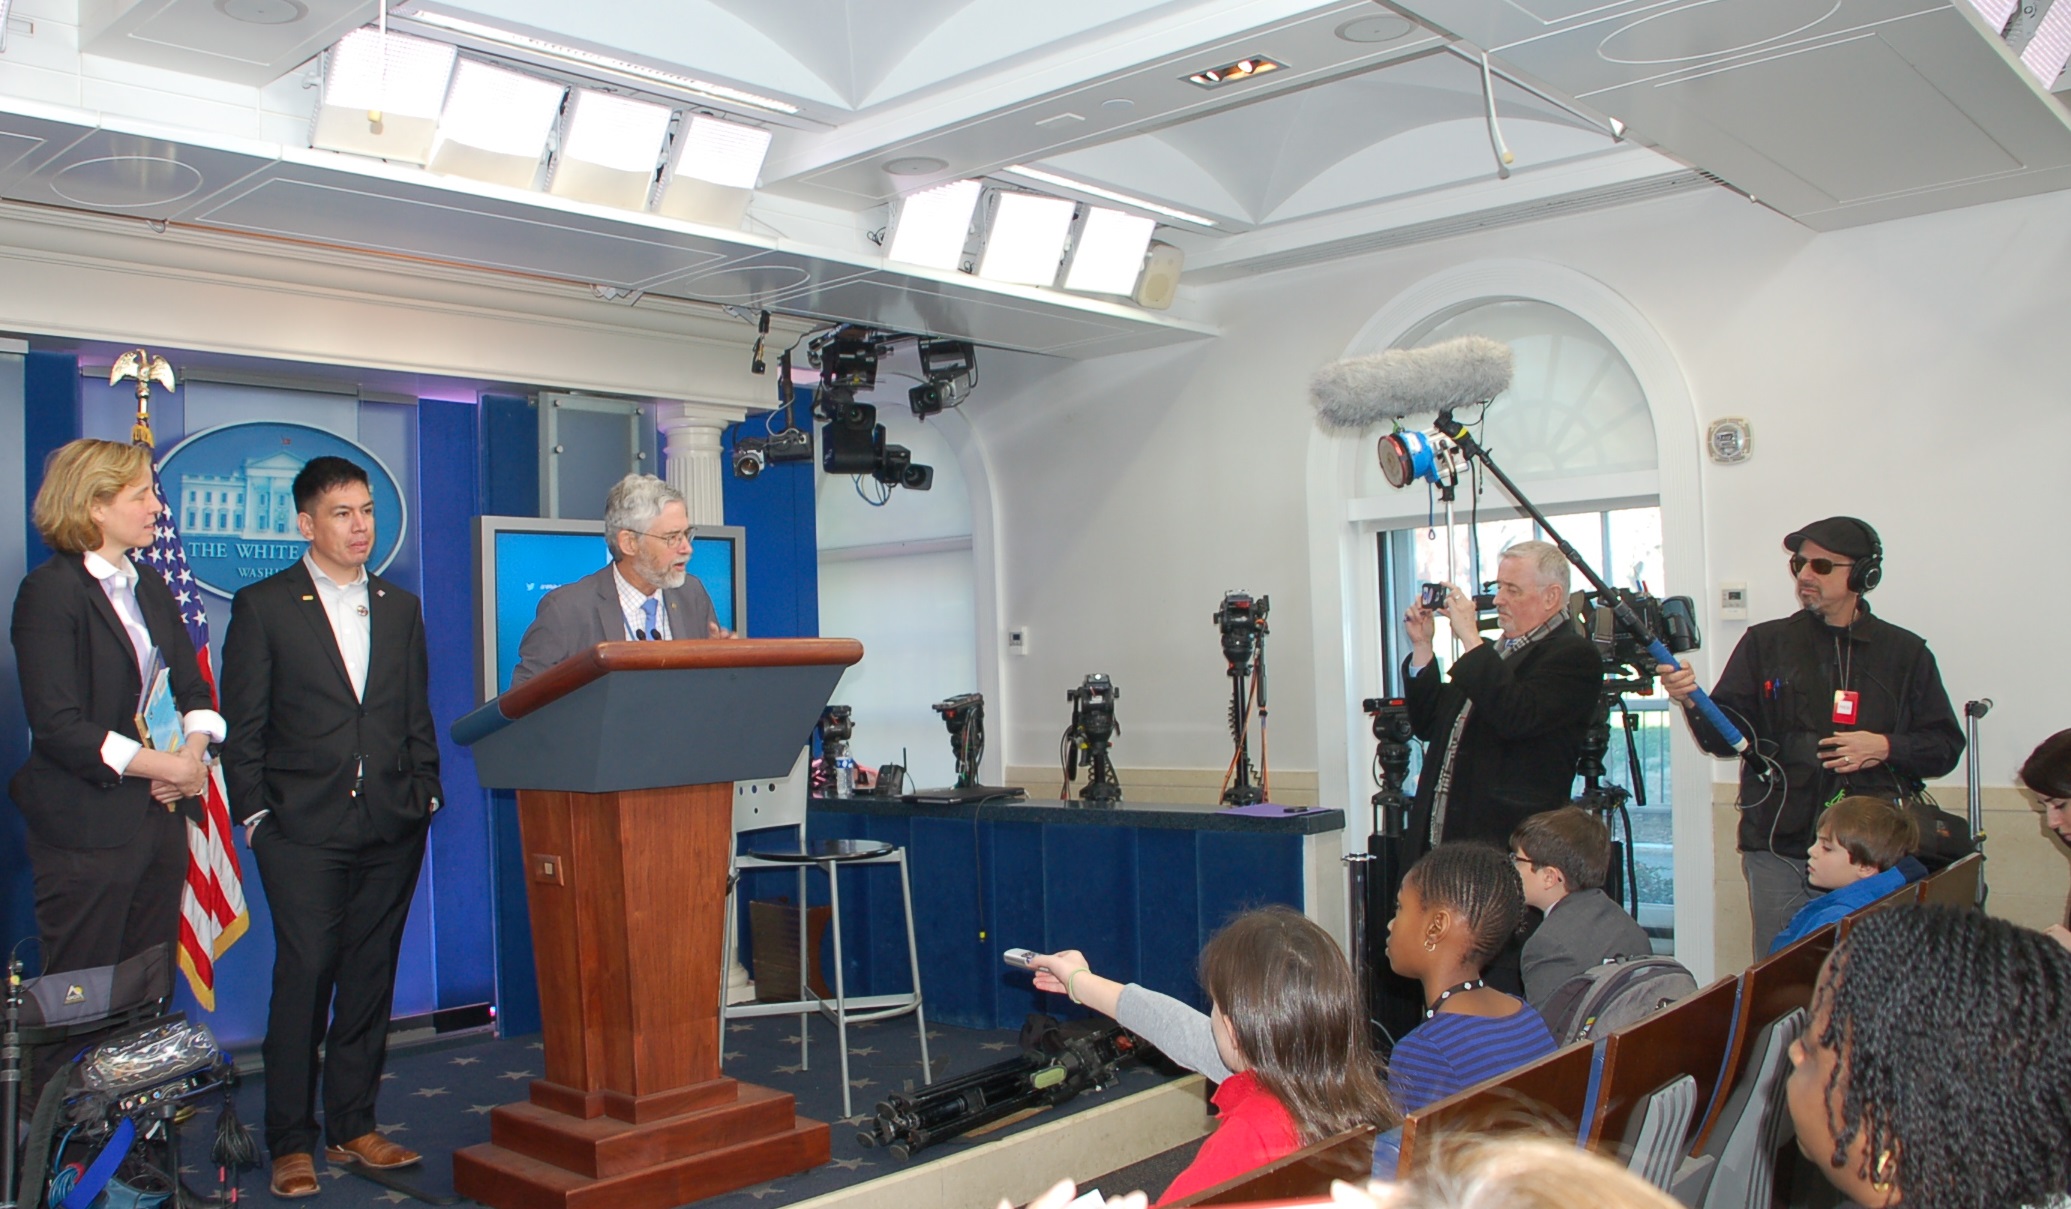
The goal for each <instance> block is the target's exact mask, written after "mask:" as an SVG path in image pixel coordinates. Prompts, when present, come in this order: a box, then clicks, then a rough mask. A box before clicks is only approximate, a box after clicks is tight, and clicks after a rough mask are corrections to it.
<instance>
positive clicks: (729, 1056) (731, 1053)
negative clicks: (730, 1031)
mask: <svg viewBox="0 0 2071 1209" xmlns="http://www.w3.org/2000/svg"><path fill="white" fill-rule="evenodd" d="M741 1057H742V1054H741V1051H739V1050H737V1049H730V1050H726V1051H724V1052H723V1053H721V1054H720V1055H719V1060H720V1061H721V1062H737V1061H739V1060H740V1059H741Z"/></svg>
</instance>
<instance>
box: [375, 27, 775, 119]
mask: <svg viewBox="0 0 2071 1209" xmlns="http://www.w3.org/2000/svg"><path fill="white" fill-rule="evenodd" d="M408 19H409V20H411V21H414V22H416V23H417V24H419V25H426V26H430V27H432V28H434V29H442V30H445V31H447V32H449V33H454V34H459V35H461V36H462V37H466V38H473V39H476V40H478V41H481V42H486V43H489V44H490V45H493V46H500V47H505V48H507V49H510V50H515V51H523V52H525V53H528V54H533V55H538V56H540V57H542V58H547V59H553V60H556V61H558V62H561V63H565V64H570V65H573V66H577V67H580V68H584V69H586V70H589V71H591V72H603V73H606V74H609V75H613V76H617V77H619V78H621V79H625V80H633V81H638V82H640V83H643V84H651V85H656V86H659V87H662V88H668V89H673V90H676V91H679V92H687V93H690V94H692V95H693V96H696V97H701V98H705V99H708V100H714V101H724V102H727V103H729V104H733V105H745V106H748V107H750V108H753V109H760V110H764V111H767V112H769V113H781V114H784V115H786V116H792V115H795V114H797V113H798V106H796V105H793V104H791V103H790V102H789V101H781V100H778V99H777V98H775V97H766V96H762V95H760V94H758V93H753V92H748V91H745V90H743V89H739V88H734V87H732V86H731V85H727V84H719V83H714V82H712V81H710V80H700V79H697V78H695V77H692V76H686V75H681V74H679V73H677V72H673V71H664V70H662V69H661V68H658V67H650V66H648V65H647V64H645V63H635V62H633V61H631V60H629V59H621V58H619V57H617V56H615V55H607V54H601V53H599V52H597V51H593V50H585V49H584V48H582V47H579V46H567V45H563V44H562V43H559V42H552V41H549V40H547V39H545V38H535V37H533V36H532V35H530V34H522V33H519V32H517V31H516V30H509V29H501V28H498V27H497V26H494V25H485V24H483V23H482V22H480V21H469V20H467V19H466V18H464V17H454V16H449V15H447V14H445V13H439V12H413V13H410V14H408Z"/></svg>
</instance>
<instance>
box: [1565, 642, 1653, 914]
mask: <svg viewBox="0 0 2071 1209" xmlns="http://www.w3.org/2000/svg"><path fill="white" fill-rule="evenodd" d="M1652 683H1653V677H1652V676H1645V675H1643V676H1642V678H1640V679H1636V680H1620V679H1607V680H1605V681H1604V691H1603V696H1602V697H1601V698H1600V699H1599V701H1598V702H1597V714H1596V720H1595V721H1593V722H1591V723H1590V724H1589V728H1588V729H1587V730H1585V731H1583V732H1582V754H1581V755H1580V756H1579V757H1578V758H1577V759H1576V761H1575V775H1577V776H1579V777H1581V778H1582V792H1581V793H1579V794H1577V795H1576V796H1575V805H1577V806H1580V807H1581V808H1582V809H1584V810H1587V811H1589V812H1590V813H1591V814H1594V815H1595V816H1596V817H1597V820H1598V821H1599V822H1601V823H1602V824H1603V825H1604V830H1606V831H1608V832H1610V833H1611V835H1612V836H1613V837H1616V836H1617V835H1618V834H1619V832H1618V830H1617V829H1615V828H1613V827H1612V826H1611V816H1612V815H1614V814H1615V815H1617V816H1618V819H1619V821H1620V823H1622V824H1623V827H1624V836H1625V838H1624V839H1623V840H1622V841H1621V840H1619V839H1616V838H1613V839H1612V840H1611V867H1610V869H1609V870H1608V871H1607V872H1608V876H1607V877H1606V878H1605V880H1604V893H1605V894H1608V895H1610V897H1611V901H1612V902H1615V903H1618V904H1620V905H1621V906H1624V907H1625V908H1626V909H1627V910H1628V911H1630V912H1631V913H1632V917H1633V918H1634V919H1638V918H1639V914H1640V886H1639V858H1638V857H1637V856H1636V855H1635V853H1634V851H1633V841H1632V814H1631V812H1630V811H1628V810H1627V809H1626V803H1627V802H1628V801H1631V802H1632V803H1633V804H1635V805H1639V806H1645V805H1646V804H1647V780H1646V775H1645V774H1644V773H1642V772H1641V771H1640V751H1639V741H1638V739H1636V738H1635V737H1634V734H1635V732H1636V731H1637V730H1638V729H1639V718H1638V717H1636V716H1635V715H1634V714H1633V712H1632V711H1631V710H1629V709H1627V708H1626V706H1625V694H1626V693H1629V692H1641V691H1644V690H1645V689H1646V688H1648V687H1649V686H1650V685H1651V684H1652ZM1613 707H1615V708H1616V709H1617V710H1618V712H1619V716H1620V718H1621V719H1622V729H1623V730H1624V731H1625V766H1626V767H1627V768H1628V769H1630V770H1631V772H1632V791H1631V792H1628V791H1627V790H1626V788H1625V787H1624V786H1622V785H1608V784H1605V783H1604V778H1605V775H1606V774H1605V771H1604V754H1605V753H1606V752H1608V751H1609V750H1610V749H1611V710H1612V708H1613Z"/></svg>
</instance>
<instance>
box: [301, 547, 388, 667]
mask: <svg viewBox="0 0 2071 1209" xmlns="http://www.w3.org/2000/svg"><path fill="white" fill-rule="evenodd" d="M302 565H303V566H305V567H307V568H309V578H311V579H313V580H315V581H316V598H317V600H319V601H321V602H322V603H323V606H324V615H325V616H326V617H328V618H330V620H331V636H332V637H334V638H336V639H337V640H338V654H339V655H340V656H341V657H343V658H344V660H345V674H346V676H347V677H348V678H350V679H351V681H352V695H353V696H355V697H358V698H360V699H361V700H365V699H366V695H367V658H368V655H369V653H370V652H371V651H372V650H373V646H374V640H373V619H372V618H370V617H369V616H368V615H367V568H366V567H364V566H362V567H360V568H358V570H359V575H358V577H357V578H355V579H354V580H352V581H351V582H350V583H342V584H341V583H339V582H338V581H337V580H335V579H332V578H331V577H330V576H328V575H326V574H324V572H323V568H321V567H319V566H317V565H316V560H315V559H313V558H311V557H309V556H308V555H307V554H304V555H303V556H302Z"/></svg>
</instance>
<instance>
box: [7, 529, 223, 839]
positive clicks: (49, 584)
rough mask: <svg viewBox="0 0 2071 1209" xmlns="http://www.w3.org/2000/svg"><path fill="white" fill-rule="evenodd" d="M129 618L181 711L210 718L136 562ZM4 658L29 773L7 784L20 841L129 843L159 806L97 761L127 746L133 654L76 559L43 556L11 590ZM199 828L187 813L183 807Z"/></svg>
mask: <svg viewBox="0 0 2071 1209" xmlns="http://www.w3.org/2000/svg"><path fill="white" fill-rule="evenodd" d="M134 565H135V566H136V568H137V607H138V610H139V611H140V612H141V613H142V614H143V616H144V625H145V627H146V628H147V629H148V630H150V632H151V639H152V641H154V642H156V643H157V644H158V653H159V656H160V658H162V659H163V660H164V661H165V665H166V667H168V668H170V669H171V671H172V690H173V701H174V703H175V704H176V705H178V706H179V708H180V712H182V713H186V712H187V711H189V710H197V709H213V708H214V702H213V701H211V700H210V698H209V689H208V683H207V682H206V681H204V680H203V679H202V678H201V667H200V665H199V664H197V663H196V662H195V659H194V645H193V643H192V642H190V641H189V640H188V638H187V627H186V626H185V625H184V624H183V623H182V622H181V621H180V610H179V606H178V605H176V604H174V603H173V594H172V593H171V592H170V591H168V590H167V588H166V586H165V580H163V579H161V578H160V577H159V575H158V573H157V572H156V571H153V570H152V569H151V568H149V567H147V566H144V565H143V564H141V563H136V564H134ZM13 636H14V658H15V665H16V667H17V668H19V669H20V672H21V679H22V707H23V710H24V712H25V713H27V714H28V717H29V735H30V748H29V762H28V763H27V764H24V765H23V766H22V768H21V771H19V772H17V773H15V774H14V779H13V780H12V781H10V782H8V786H7V789H8V792H9V793H10V794H11V795H12V796H13V798H14V803H15V805H16V806H18V807H20V808H21V812H22V817H23V818H24V819H25V820H27V822H28V825H29V834H30V835H31V836H32V837H33V838H35V839H36V840H38V841H40V842H42V843H45V844H50V845H53V846H55V847H59V848H113V847H115V846H117V845H119V844H121V843H123V842H124V841H125V840H127V839H129V838H130V837H131V836H132V835H134V834H135V833H136V830H137V828H138V827H139V826H140V825H141V824H142V823H143V820H144V819H145V818H146V817H147V814H146V812H147V811H152V810H163V809H165V807H163V806H162V805H160V804H159V803H157V802H156V801H153V800H152V798H151V783H150V782H149V781H148V780H145V779H143V778H141V777H118V776H116V775H115V770H114V769H112V768H109V767H108V766H107V765H106V764H104V763H102V762H101V740H102V739H103V738H105V737H106V736H107V733H108V732H109V731H111V730H112V731H114V732H115V733H116V734H119V735H126V736H128V737H130V738H132V739H134V738H137V724H136V713H137V697H138V696H139V695H140V694H141V693H142V692H143V680H142V677H141V676H140V675H139V673H138V671H137V658H136V652H135V648H133V647H132V646H131V645H130V641H129V633H128V631H126V630H124V629H123V628H122V620H121V618H119V617H118V616H116V613H115V605H114V603H113V602H112V601H110V600H109V599H108V594H107V593H106V592H105V591H103V590H102V589H101V583H100V581H99V580H97V579H95V578H94V577H93V574H92V573H91V572H89V571H88V570H87V569H86V560H85V556H84V555H80V554H64V553H59V554H53V555H52V556H51V557H50V558H49V560H47V561H46V562H44V564H43V565H42V566H40V567H37V568H36V569H35V570H34V571H31V572H29V574H28V575H27V576H25V577H24V578H23V579H22V586H21V588H20V590H19V591H17V592H16V593H15V597H14V628H13ZM184 807H185V808H186V809H187V811H188V813H189V817H192V818H195V819H197V820H198V819H199V817H200V811H199V808H198V804H197V803H196V802H195V801H194V800H192V799H190V800H189V801H188V802H186V803H184Z"/></svg>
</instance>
